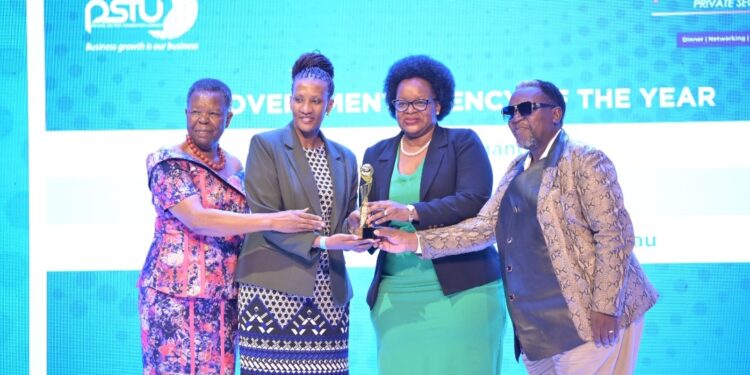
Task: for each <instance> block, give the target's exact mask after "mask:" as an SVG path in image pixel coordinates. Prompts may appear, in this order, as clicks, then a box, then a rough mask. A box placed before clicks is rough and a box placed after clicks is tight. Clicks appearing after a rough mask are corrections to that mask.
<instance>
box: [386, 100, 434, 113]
mask: <svg viewBox="0 0 750 375" xmlns="http://www.w3.org/2000/svg"><path fill="white" fill-rule="evenodd" d="M431 102H434V100H432V99H416V100H412V101H407V100H401V99H396V100H394V101H392V102H391V103H393V106H394V107H395V108H396V110H397V111H399V112H406V111H407V110H408V109H409V106H412V107H414V110H415V111H419V112H422V111H424V110H425V109H427V106H428V105H430V103H431Z"/></svg>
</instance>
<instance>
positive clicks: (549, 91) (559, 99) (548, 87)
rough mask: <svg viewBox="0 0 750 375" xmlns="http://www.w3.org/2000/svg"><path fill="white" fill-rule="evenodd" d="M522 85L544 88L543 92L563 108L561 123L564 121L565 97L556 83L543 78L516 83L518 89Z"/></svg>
mask: <svg viewBox="0 0 750 375" xmlns="http://www.w3.org/2000/svg"><path fill="white" fill-rule="evenodd" d="M521 87H537V88H539V90H542V93H543V94H544V95H545V96H546V97H548V98H550V100H552V101H553V102H554V104H555V105H556V106H558V107H560V108H561V109H562V117H560V123H562V121H563V119H564V118H565V97H564V96H563V94H562V93H561V92H560V89H558V88H557V86H555V84H554V83H552V82H548V81H542V80H541V79H532V80H530V81H521V82H519V83H518V85H516V89H519V88H521Z"/></svg>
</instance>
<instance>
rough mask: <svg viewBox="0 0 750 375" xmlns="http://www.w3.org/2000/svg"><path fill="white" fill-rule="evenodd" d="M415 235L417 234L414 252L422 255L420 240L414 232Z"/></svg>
mask: <svg viewBox="0 0 750 375" xmlns="http://www.w3.org/2000/svg"><path fill="white" fill-rule="evenodd" d="M414 235H415V236H417V249H416V250H414V254H417V255H422V241H420V240H419V235H418V234H416V233H414Z"/></svg>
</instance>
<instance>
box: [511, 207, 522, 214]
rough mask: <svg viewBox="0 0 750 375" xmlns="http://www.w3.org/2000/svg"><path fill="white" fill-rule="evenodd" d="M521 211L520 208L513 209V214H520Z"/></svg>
mask: <svg viewBox="0 0 750 375" xmlns="http://www.w3.org/2000/svg"><path fill="white" fill-rule="evenodd" d="M520 211H521V209H520V208H518V207H513V212H515V213H518V212H520Z"/></svg>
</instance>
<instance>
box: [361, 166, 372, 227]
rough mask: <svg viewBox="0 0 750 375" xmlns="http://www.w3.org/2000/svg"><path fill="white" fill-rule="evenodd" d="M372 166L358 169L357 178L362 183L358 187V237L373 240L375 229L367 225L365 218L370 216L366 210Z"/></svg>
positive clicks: (370, 186)
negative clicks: (358, 177)
mask: <svg viewBox="0 0 750 375" xmlns="http://www.w3.org/2000/svg"><path fill="white" fill-rule="evenodd" d="M373 172H374V171H373V169H372V165H370V164H363V165H362V167H361V168H359V176H360V178H361V179H362V181H363V182H364V183H363V184H360V185H359V201H360V207H359V231H360V237H362V238H375V228H374V227H371V226H370V225H369V224H367V216H369V214H370V210H369V209H368V208H367V202H368V196H369V195H370V190H372V175H373Z"/></svg>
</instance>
